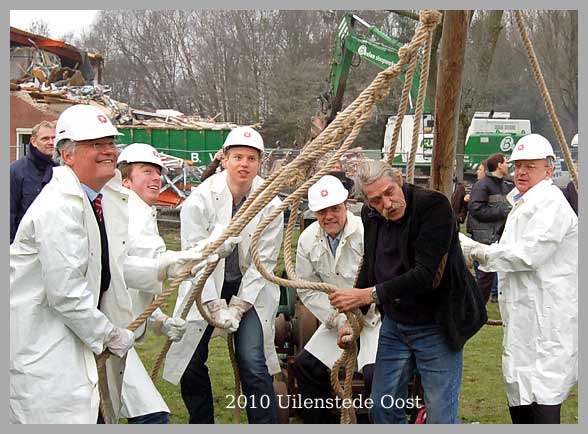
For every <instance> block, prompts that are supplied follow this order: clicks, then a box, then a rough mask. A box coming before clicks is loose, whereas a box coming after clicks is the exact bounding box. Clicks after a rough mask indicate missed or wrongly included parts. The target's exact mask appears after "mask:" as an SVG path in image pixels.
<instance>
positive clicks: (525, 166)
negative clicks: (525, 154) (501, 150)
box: [514, 162, 549, 171]
mask: <svg viewBox="0 0 588 434" xmlns="http://www.w3.org/2000/svg"><path fill="white" fill-rule="evenodd" d="M514 167H515V170H519V171H520V170H523V169H524V170H526V171H533V170H535V169H537V168H542V167H549V166H547V165H544V166H537V165H536V164H533V163H531V164H523V163H519V162H515V164H514Z"/></svg>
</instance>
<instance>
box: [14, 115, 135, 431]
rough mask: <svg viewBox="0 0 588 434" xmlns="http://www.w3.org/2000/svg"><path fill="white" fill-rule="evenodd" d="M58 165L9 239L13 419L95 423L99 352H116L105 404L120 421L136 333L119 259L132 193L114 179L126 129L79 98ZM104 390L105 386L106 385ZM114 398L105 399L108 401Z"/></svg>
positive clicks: (61, 134)
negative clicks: (117, 140)
mask: <svg viewBox="0 0 588 434" xmlns="http://www.w3.org/2000/svg"><path fill="white" fill-rule="evenodd" d="M56 133H57V135H56V138H55V142H56V144H55V152H54V158H55V159H56V160H57V161H58V162H59V163H60V164H61V167H56V168H55V169H54V170H53V177H52V179H51V182H49V184H47V186H46V187H45V188H44V189H43V190H42V191H41V193H40V194H39V196H38V197H37V199H36V200H35V201H34V202H33V204H32V205H31V207H30V208H29V209H28V211H27V213H26V214H25V216H24V217H23V219H22V221H21V224H20V226H19V228H18V230H17V232H16V236H15V239H14V242H13V244H12V245H11V246H10V380H9V381H10V393H9V414H10V416H9V417H10V421H11V422H13V423H96V421H97V419H98V406H99V402H100V398H99V393H98V384H97V383H98V372H97V367H96V362H95V360H94V356H95V355H97V354H100V353H102V352H103V351H104V350H109V351H110V352H112V353H113V354H114V356H112V357H110V358H109V359H108V362H107V366H106V369H107V377H108V386H106V384H103V382H102V381H101V389H103V387H108V390H107V391H108V393H109V395H108V396H107V397H106V396H105V397H104V398H105V401H104V404H105V408H106V411H107V414H106V415H105V417H106V418H107V421H108V422H112V421H116V415H117V414H118V406H119V405H120V402H119V401H120V386H121V385H122V373H123V371H124V357H125V355H126V353H127V351H128V350H129V349H130V348H131V347H132V345H133V342H134V335H133V333H132V332H131V331H129V330H126V329H125V326H126V325H127V324H129V323H130V322H131V320H132V319H133V318H132V312H131V302H130V298H129V295H128V292H127V290H126V287H125V283H124V278H123V269H122V263H123V260H124V258H125V255H126V241H127V225H128V214H127V196H126V194H125V193H124V191H122V186H121V181H120V175H119V176H118V177H115V172H116V171H115V166H116V157H117V150H116V147H115V143H114V137H115V136H118V135H120V133H119V132H118V131H117V129H116V128H115V127H114V126H113V125H112V124H111V123H110V120H109V119H108V118H107V117H106V115H105V114H104V113H103V112H102V111H101V110H99V109H98V108H96V107H94V106H90V105H75V106H72V107H70V108H68V109H67V110H65V111H64V112H63V113H62V114H61V116H60V117H59V119H58V120H57V127H56ZM104 390H105V389H103V393H104ZM107 398H108V399H107Z"/></svg>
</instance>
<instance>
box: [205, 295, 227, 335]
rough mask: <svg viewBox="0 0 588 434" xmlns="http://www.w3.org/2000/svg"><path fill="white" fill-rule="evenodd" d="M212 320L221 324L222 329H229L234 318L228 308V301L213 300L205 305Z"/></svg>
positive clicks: (221, 299) (222, 299)
mask: <svg viewBox="0 0 588 434" xmlns="http://www.w3.org/2000/svg"><path fill="white" fill-rule="evenodd" d="M205 306H206V308H207V309H208V312H210V316H211V318H212V319H213V320H214V321H216V322H217V323H219V324H220V328H223V329H228V328H229V327H230V326H231V324H232V322H231V320H232V319H233V316H232V315H231V313H230V312H229V309H228V307H227V301H226V300H225V299H224V298H219V299H217V300H211V301H209V302H208V303H206V304H205Z"/></svg>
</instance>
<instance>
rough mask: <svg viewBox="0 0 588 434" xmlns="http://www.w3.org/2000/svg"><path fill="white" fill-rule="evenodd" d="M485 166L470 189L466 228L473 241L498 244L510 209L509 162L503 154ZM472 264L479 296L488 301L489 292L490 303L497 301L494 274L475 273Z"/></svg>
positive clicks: (494, 155)
mask: <svg viewBox="0 0 588 434" xmlns="http://www.w3.org/2000/svg"><path fill="white" fill-rule="evenodd" d="M486 167H487V169H488V172H489V173H488V174H487V175H486V176H485V177H484V178H482V179H480V180H479V181H478V182H476V183H475V184H474V186H473V187H472V193H471V195H470V202H469V204H468V211H469V217H468V222H467V225H466V228H467V231H468V232H469V233H470V234H471V235H472V238H473V239H474V240H475V241H478V242H479V243H484V244H492V243H496V242H498V240H500V235H502V231H503V229H504V224H505V223H506V218H507V217H508V213H509V212H510V209H511V205H510V203H509V202H508V201H507V200H506V195H507V194H508V193H509V192H510V191H511V190H512V189H513V188H514V184H513V183H512V182H510V181H508V180H506V179H505V177H506V176H508V163H507V162H506V157H505V156H504V155H503V154H500V153H496V154H492V155H490V156H489V157H488V159H487V160H486ZM474 265H475V268H476V275H477V277H478V285H479V287H480V289H481V290H482V294H484V296H485V297H486V299H488V298H489V297H490V293H492V301H493V302H496V300H497V299H498V279H497V278H496V273H486V272H484V271H482V270H478V267H477V263H476V264H474Z"/></svg>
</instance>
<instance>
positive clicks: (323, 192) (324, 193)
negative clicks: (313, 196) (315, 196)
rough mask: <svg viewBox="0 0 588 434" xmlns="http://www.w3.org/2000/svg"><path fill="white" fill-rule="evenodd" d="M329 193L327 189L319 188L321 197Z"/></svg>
mask: <svg viewBox="0 0 588 434" xmlns="http://www.w3.org/2000/svg"><path fill="white" fill-rule="evenodd" d="M328 195H329V192H328V190H321V197H327V196H328Z"/></svg>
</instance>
